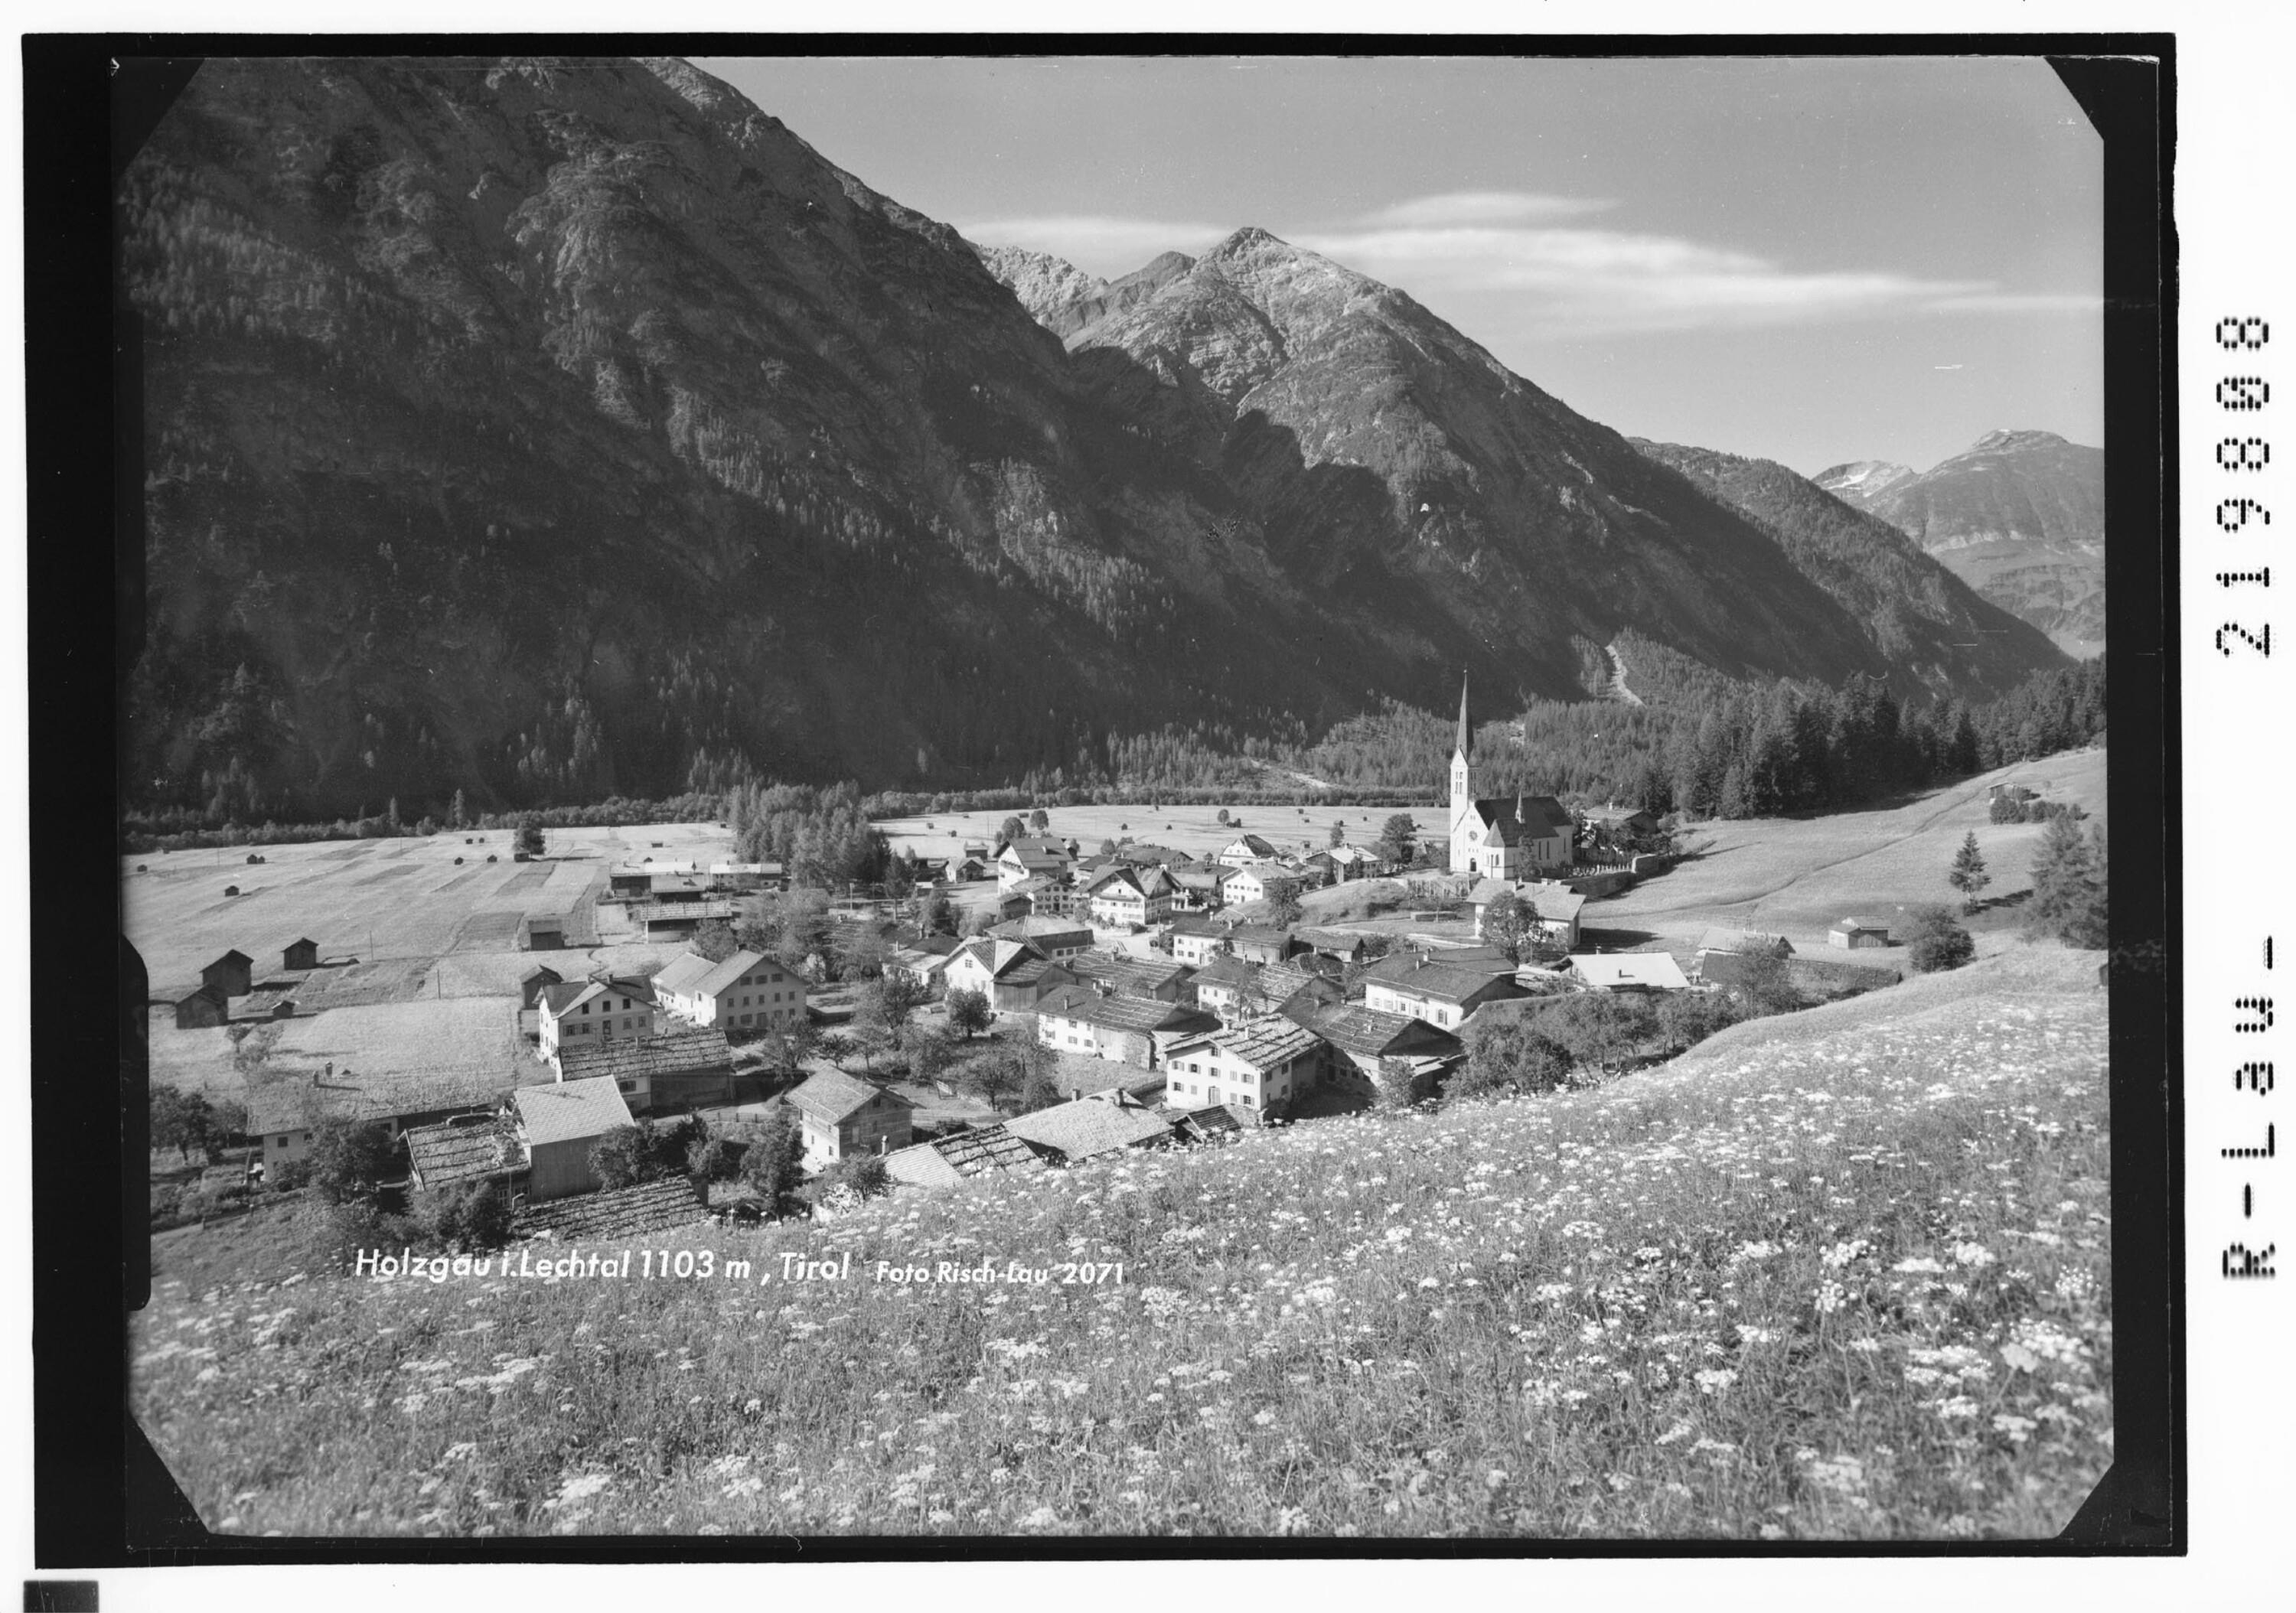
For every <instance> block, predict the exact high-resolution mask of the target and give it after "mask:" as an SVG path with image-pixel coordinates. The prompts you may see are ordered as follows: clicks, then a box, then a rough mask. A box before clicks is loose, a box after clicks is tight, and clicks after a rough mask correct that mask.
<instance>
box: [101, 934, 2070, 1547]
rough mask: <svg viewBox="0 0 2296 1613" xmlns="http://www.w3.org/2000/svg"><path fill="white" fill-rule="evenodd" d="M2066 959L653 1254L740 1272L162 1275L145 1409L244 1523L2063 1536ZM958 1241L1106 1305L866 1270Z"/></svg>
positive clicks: (310, 1266) (137, 1394) (2001, 957)
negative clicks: (703, 1276) (1607, 1082)
mask: <svg viewBox="0 0 2296 1613" xmlns="http://www.w3.org/2000/svg"><path fill="white" fill-rule="evenodd" d="M2094 979H2095V954H2079V953H2067V952H2062V951H2060V950H2058V949H2055V948H2054V947H2049V948H2036V947H2027V946H2022V945H2020V944H2014V943H2005V944H1998V945H1996V946H1994V947H1993V950H1992V951H1991V952H1990V954H1989V955H1987V956H1985V957H1982V958H1980V961H1979V962H1977V963H1975V964H1973V965H1972V966H1971V967H1970V968H1969V969H1967V970H1963V971H1961V972H1959V973H1958V974H1955V975H1949V976H1940V977H1932V978H1924V979H1920V980H1916V981H1915V982H1913V983H1911V984H1909V985H1907V986H1905V987H1898V988H1896V989H1894V990H1891V991H1889V992H1884V993H1879V994H1875V995H1873V996H1870V997H1866V998H1862V999H1859V1000H1857V1001H1856V1002H1852V1003H1843V1004H1841V1005H1838V1006H1835V1007H1832V1008H1826V1009H1821V1010H1815V1011H1810V1012H1808V1013H1806V1014H1801V1015H1795V1016H1791V1017H1789V1018H1787V1019H1773V1020H1764V1021H1758V1022H1755V1023H1753V1024H1750V1025H1747V1026H1743V1027H1741V1028H1737V1029H1734V1030H1733V1031H1730V1032H1726V1033H1725V1034H1724V1035H1723V1036H1718V1037H1717V1038H1715V1039H1714V1040H1713V1041H1711V1042H1710V1043H1708V1044H1704V1045H1703V1046H1702V1047H1700V1048H1699V1049H1697V1050H1695V1051H1694V1052H1692V1053H1690V1054H1688V1055H1685V1057H1684V1058H1682V1059H1679V1060H1676V1061H1675V1062H1674V1063H1673V1064H1671V1065H1669V1066H1665V1067H1661V1068H1660V1069H1654V1070H1652V1071H1649V1072H1646V1073H1644V1074H1643V1075H1639V1076H1636V1077H1630V1078H1628V1079H1626V1080H1622V1081H1620V1082H1619V1083H1617V1084H1616V1085H1612V1086H1610V1087H1608V1088H1604V1089H1601V1090H1596V1091H1592V1092H1583V1093H1564V1094H1558V1095H1554V1096H1550V1097H1546V1098H1538V1099H1524V1100H1517V1101H1509V1102H1504V1103H1498V1104H1493V1105H1488V1106H1480V1107H1472V1108H1463V1109H1456V1110H1454V1111H1451V1112H1447V1113H1443V1114H1439V1115H1433V1116H1430V1115H1425V1114H1415V1115H1408V1116H1403V1117H1386V1118H1382V1117H1365V1118H1354V1119H1345V1120H1336V1121H1322V1122H1315V1123H1310V1124H1304V1125H1301V1126H1296V1127H1291V1128H1276V1129H1273V1130H1270V1131H1267V1132H1262V1133H1259V1134H1251V1135H1249V1136H1247V1137H1245V1138H1244V1139H1243V1140H1242V1141H1241V1142H1237V1143H1234V1144H1233V1145H1230V1146H1226V1147H1221V1148H1208V1149H1202V1150H1195V1151H1192V1152H1173V1153H1163V1154H1154V1155H1135V1156H1130V1157H1127V1158H1123V1159H1118V1160H1115V1161H1112V1162H1108V1163H1100V1164H1094V1165H1089V1166H1086V1167H1080V1168H1078V1169H1076V1170H1072V1171H1070V1172H1065V1173H1052V1174H1048V1175H1045V1176H1042V1177H1039V1178H1037V1179H1035V1180H1031V1181H1019V1182H1012V1183H982V1184H976V1185H974V1186H972V1187H969V1188H967V1189H962V1190H955V1191H946V1192H942V1193H939V1194H935V1195H931V1196H920V1197H905V1198H901V1199H898V1200H886V1201H880V1202H877V1203H874V1204H873V1205H871V1206H869V1207H867V1208H865V1209H864V1210H863V1211H861V1212H860V1213H857V1214H856V1215H854V1216H850V1217H849V1218H847V1219H844V1220H841V1221H838V1222H835V1223H829V1224H784V1225H780V1226H773V1227H767V1228H765V1229H763V1230H761V1231H757V1232H733V1231H711V1230H709V1229H706V1228H705V1229H699V1230H697V1231H694V1232H684V1233H678V1234H672V1235H670V1236H668V1237H667V1238H665V1239H662V1240H659V1241H660V1242H662V1243H666V1244H668V1245H671V1246H673V1247H676V1248H683V1249H697V1250H698V1249H705V1248H706V1249H710V1250H712V1251H713V1252H714V1253H715V1255H716V1257H717V1262H718V1263H719V1264H720V1265H722V1263H723V1262H724V1261H725V1260H726V1259H727V1258H745V1259H749V1260H750V1261H752V1262H754V1263H755V1268H756V1270H757V1271H758V1272H760V1273H765V1274H767V1275H769V1276H771V1277H772V1278H773V1281H769V1282H765V1283H760V1282H758V1281H757V1278H756V1276H755V1275H752V1276H750V1278H748V1279H746V1280H742V1281H727V1280H726V1279H725V1278H723V1277H722V1276H720V1277H717V1278H715V1279H713V1280H711V1281H701V1280H700V1279H693V1280H684V1281H681V1280H675V1279H673V1280H669V1281H660V1280H657V1281H641V1280H638V1279H636V1278H635V1277H634V1278H632V1279H630V1280H627V1281H621V1280H607V1279H596V1278H592V1279H583V1280H570V1281H559V1282H540V1281H530V1280H519V1279H513V1280H510V1281H497V1280H494V1279H491V1278H490V1279H488V1280H479V1279H474V1278H456V1279H452V1280H449V1281H445V1282H442V1283H436V1284H434V1283H430V1282H428V1281H404V1280H401V1281H389V1282H377V1281H371V1280H355V1279H352V1278H349V1277H348V1276H345V1275H343V1274H342V1273H343V1272H344V1270H345V1267H344V1266H343V1265H339V1264H334V1263H333V1262H334V1261H335V1260H336V1259H339V1258H340V1251H337V1252H336V1253H335V1254H334V1255H333V1256H332V1257H329V1258H327V1259H324V1260H323V1259H320V1258H317V1257H314V1258H312V1259H311V1260H310V1261H309V1262H308V1263H307V1265H306V1269H304V1270H302V1271H299V1272H292V1273H289V1272H280V1273H274V1274H270V1275H267V1276H266V1277H265V1278H264V1280H261V1281H245V1280H242V1281H231V1282H228V1283H224V1282H219V1281H216V1280H215V1279H213V1278H212V1277H210V1276H208V1275H205V1274H202V1273H199V1272H197V1271H193V1273H192V1274H191V1277H190V1279H189V1280H188V1281H187V1280H186V1278H185V1277H184V1276H183V1275H179V1274H171V1273H169V1271H168V1267H167V1265H166V1264H165V1262H164V1260H163V1263H162V1265H161V1266H160V1278H161V1281H160V1288H159V1291H158V1293H157V1295H156V1297H155V1300H154V1303H153V1305H152V1306H151V1307H150V1309H148V1310H147V1311H146V1312H144V1313H143V1314H142V1315H141V1316H139V1317H138V1318H137V1319H136V1322H135V1328H134V1352H135V1353H134V1372H135V1388H134V1398H133V1404H134V1408H135V1412H136V1415H137V1417H138V1419H139V1421H141V1422H142V1424H143V1427H144V1429H146V1431H147V1432H149V1433H150V1434H151V1435H152V1437H153V1440H154V1443H155V1444H156V1445H157V1446H158V1448H159V1449H160V1453H162V1455H163V1456H164V1457H165V1458H166V1459H167V1460H168V1463H169V1466H170V1467H171V1469H172V1470H173V1471H174V1472H175V1474H176V1478H177V1479H178V1482H179V1483H181V1484H182V1485H183V1486H184V1488H185V1490H186V1491H187V1492H188V1493H189V1494H190V1495H191V1496H192V1498H193V1502H195V1504H196V1505H197V1506H198V1507H199V1509H200V1511H201V1515H202V1517H203V1518H205V1519H207V1521H208V1522H209V1526H210V1527H215V1528H217V1529H220V1530H223V1531H225V1532H231V1533H247V1534H269V1533H281V1534H288V1535H319V1534H328V1535H382V1534H408V1535H466V1534H473V1535H489V1534H504V1535H508V1534H520V1533H545V1532H562V1533H564V1532H593V1531H598V1532H629V1533H652V1532H661V1533H671V1534H750V1533H760V1532H771V1533H790V1534H799V1535H803V1534H816V1533H826V1532H840V1531H853V1532H861V1533H906V1532H943V1533H949V1534H1005V1533H1028V1532H1039V1531H1050V1532H1073V1533H1084V1534H1108V1535H1130V1534H1167V1533H1184V1534H1192V1535H1307V1536H1315V1535H1338V1536H1349V1535H1365V1536H1376V1535H1398V1536H1410V1537H1425V1536H1432V1535H1565V1536H1599V1535H1626V1536H1642V1537H1647V1536H1686V1537H1735V1538H1745V1539H1776V1538H1784V1539H1803V1538H1836V1539H1838V1538H1876V1539H1899V1538H1919V1537H2031V1536H2044V1535H2053V1534H2054V1533H2055V1532H2056V1531H2057V1530H2058V1529H2059V1528H2061V1527H2062V1526H2063V1524H2064V1523H2065V1521H2066V1520H2067V1519H2069V1518H2070V1517H2071V1513H2072V1511H2074V1509H2075V1508H2077V1507H2078V1506H2079V1503H2080V1502H2081V1500H2082V1499H2083V1498H2084V1497H2085V1496H2086V1495H2087V1493H2088V1491H2089V1489H2090V1488H2091V1487H2092V1486H2094V1484H2095V1482H2096V1480H2097V1479H2098V1478H2099V1477H2100V1476H2101V1475H2102V1474H2103V1470H2104V1469H2105V1468H2106V1467H2107V1466H2108V1465H2109V1464H2110V1462H2111V1460H2112V1405H2111V1403H2110V1398H2109V1390H2110V1388H2111V1375H2112V1360H2111V1354H2112V1351H2111V1334H2110V1319H2111V1311H2110V1306H2111V1296H2110V1293H2109V1291H2108V1278H2109V1224H2108V1220H2107V1208H2108V1200H2107V1191H2106V1190H2107V1182H2106V1167H2107V1154H2108V1146H2107V1144H2108V1137H2107V1115H2108V1110H2107V1094H2106V1086H2105V1016H2104V1013H2103V1003H2102V1001H2101V998H2100V997H2099V995H2097V994H2096V992H2095V989H2094V986H2093V982H2094ZM314 1247H316V1246H314ZM783 1251H797V1252H802V1253H803V1254H805V1255H806V1256H807V1257H808V1258H814V1259H820V1258H838V1259H841V1258H842V1257H843V1256H844V1255H845V1254H846V1253H847V1252H850V1253H851V1255H852V1271H853V1275H852V1278H851V1280H849V1281H835V1282H813V1283H803V1282H787V1281H783V1280H782V1275H781V1273H782V1272H783V1262H782V1260H781V1259H780V1255H781V1253H782V1252H783ZM552 1252H556V1251H552ZM611 1252H615V1253H619V1249H617V1250H615V1251H611ZM983 1257H986V1258H988V1260H990V1261H991V1262H993V1263H994V1265H996V1267H997V1268H999V1269H1000V1270H1001V1269H1002V1268H1003V1267H1004V1266H1005V1265H1006V1263H1007V1262H1010V1261H1021V1262H1025V1263H1026V1264H1028V1265H1030V1266H1037V1267H1041V1266H1046V1265H1049V1264H1051V1263H1054V1262H1059V1261H1076V1260H1092V1261H1105V1262H1118V1261H1120V1262H1122V1263H1123V1265H1124V1274H1123V1281H1122V1282H1121V1283H1120V1284H1118V1283H1113V1282H1110V1283H1102V1284H1095V1285H1092V1286H1084V1285H1075V1286H1063V1285H1051V1286H1042V1287H1039V1286H1033V1285H996V1286H975V1285H971V1284H954V1283H949V1284H919V1285H909V1286H897V1285H893V1284H889V1283H880V1282H877V1281H872V1280H871V1275H872V1273H873V1271H874V1267H875V1263H876V1262H877V1261H879V1260H886V1261H890V1262H893V1263H895V1264H899V1265H906V1264H910V1263H920V1262H921V1263H924V1264H927V1265H931V1264H933V1263H936V1262H939V1261H954V1262H959V1263H964V1264H973V1263H977V1262H979V1261H980V1259H981V1258H983Z"/></svg>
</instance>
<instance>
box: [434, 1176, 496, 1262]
mask: <svg viewBox="0 0 2296 1613" xmlns="http://www.w3.org/2000/svg"><path fill="white" fill-rule="evenodd" d="M411 1208H412V1209H413V1212H414V1214H413V1217H412V1219H413V1220H414V1224H415V1225H416V1227H418V1228H419V1229H420V1230H421V1231H422V1235H423V1236H424V1237H425V1238H427V1239H428V1240H430V1241H431V1242H432V1243H435V1244H438V1245H439V1246H440V1247H442V1248H445V1249H454V1250H457V1251H468V1250H473V1249H500V1248H501V1247H502V1246H503V1245H504V1244H505V1243H507V1242H509V1241H510V1229H511V1208H510V1200H509V1198H508V1196H507V1195H506V1194H505V1193H504V1191H503V1187H502V1183H499V1182H494V1181H490V1180H486V1179H480V1180H478V1181H472V1182H455V1183H448V1184H447V1186H445V1187H440V1188H424V1189H422V1190H421V1191H417V1192H416V1193H415V1194H414V1204H413V1206H412V1207H411Z"/></svg>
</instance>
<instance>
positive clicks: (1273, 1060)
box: [1171, 1014, 1316, 1070]
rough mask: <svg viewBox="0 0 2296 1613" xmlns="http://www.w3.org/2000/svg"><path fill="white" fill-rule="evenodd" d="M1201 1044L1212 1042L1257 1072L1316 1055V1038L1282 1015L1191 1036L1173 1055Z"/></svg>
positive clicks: (1175, 1049)
mask: <svg viewBox="0 0 2296 1613" xmlns="http://www.w3.org/2000/svg"><path fill="white" fill-rule="evenodd" d="M1199 1042H1210V1043H1212V1044H1214V1045H1216V1046H1218V1048H1219V1049H1220V1050H1221V1051H1222V1052H1226V1053H1229V1054H1232V1055H1233V1056H1234V1057H1235V1058H1238V1059H1241V1060H1243V1061H1244V1062H1245V1063H1246V1064H1249V1065H1251V1067H1252V1069H1258V1070H1272V1069H1279V1068H1281V1067H1282V1066H1283V1065H1285V1064H1289V1063H1290V1062H1291V1061H1292V1060H1294V1059H1296V1058H1298V1057H1299V1056H1300V1054H1301V1053H1304V1052H1313V1051H1314V1050H1315V1046H1316V1034H1315V1033H1314V1032H1313V1031H1311V1030H1309V1029H1308V1028H1307V1027H1305V1026H1303V1025H1299V1024H1295V1023H1294V1022H1293V1021H1292V1020H1290V1019H1285V1018H1284V1017H1283V1015H1282V1014H1262V1015H1261V1016H1260V1017H1259V1018H1258V1019H1246V1020H1245V1021H1244V1022H1243V1023H1242V1024H1241V1025H1231V1026H1227V1027H1225V1028H1222V1029H1219V1030H1210V1031H1206V1032H1205V1033H1204V1034H1203V1035H1202V1036H1190V1037H1189V1038H1188V1039H1187V1040H1186V1041H1185V1042H1176V1043H1174V1044H1172V1048H1171V1052H1172V1053H1173V1054H1174V1055H1177V1054H1178V1053H1179V1052H1180V1050H1181V1049H1182V1048H1184V1047H1188V1046H1192V1045H1193V1044H1196V1043H1199Z"/></svg>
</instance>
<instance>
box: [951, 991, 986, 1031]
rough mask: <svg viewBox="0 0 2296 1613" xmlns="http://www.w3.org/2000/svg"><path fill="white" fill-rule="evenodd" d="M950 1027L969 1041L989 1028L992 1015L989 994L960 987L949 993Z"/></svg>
mask: <svg viewBox="0 0 2296 1613" xmlns="http://www.w3.org/2000/svg"><path fill="white" fill-rule="evenodd" d="M947 1008H948V1028H950V1029H951V1030H953V1031H955V1032H957V1033H959V1034H960V1035H961V1036H964V1039H965V1040H966V1041H968V1042H970V1041H972V1038H973V1037H975V1036H979V1035H980V1033H981V1032H982V1031H984V1030H987V1029H988V1027H989V1025H990V1023H991V1020H992V1016H991V1014H990V1013H989V1011H988V996H987V995H985V994H983V993H981V992H978V991H972V990H969V989H966V988H964V987H958V988H957V989H956V990H955V991H952V992H950V993H949V994H948V1002H947Z"/></svg>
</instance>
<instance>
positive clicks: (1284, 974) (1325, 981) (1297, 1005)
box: [1259, 963, 1348, 1025]
mask: <svg viewBox="0 0 2296 1613" xmlns="http://www.w3.org/2000/svg"><path fill="white" fill-rule="evenodd" d="M1259 978H1260V984H1261V985H1262V986H1263V987H1265V988H1266V992H1267V997H1268V999H1269V1000H1270V1001H1271V1002H1273V1003H1275V1011H1276V1012H1277V1013H1280V1014H1282V1015H1283V1017H1284V1018H1285V1019H1291V1020H1292V1021H1294V1022H1295V1023H1298V1024H1300V1025H1308V1023H1309V1022H1310V1021H1311V1020H1312V1019H1314V1018H1315V1016H1316V1014H1318V1013H1321V1012H1322V1011H1324V1009H1326V1008H1332V1007H1334V1006H1336V1005H1338V1004H1340V1003H1344V1002H1346V1001H1347V1000H1348V994H1347V992H1346V991H1345V990H1344V989H1343V988H1342V987H1341V985H1340V982H1339V979H1338V977H1336V976H1333V975H1319V974H1312V973H1309V972H1308V970H1303V969H1300V967H1299V966H1298V964H1297V963H1275V964H1271V965H1269V966H1268V967H1267V969H1265V970H1262V971H1261V972H1260V977H1259Z"/></svg>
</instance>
